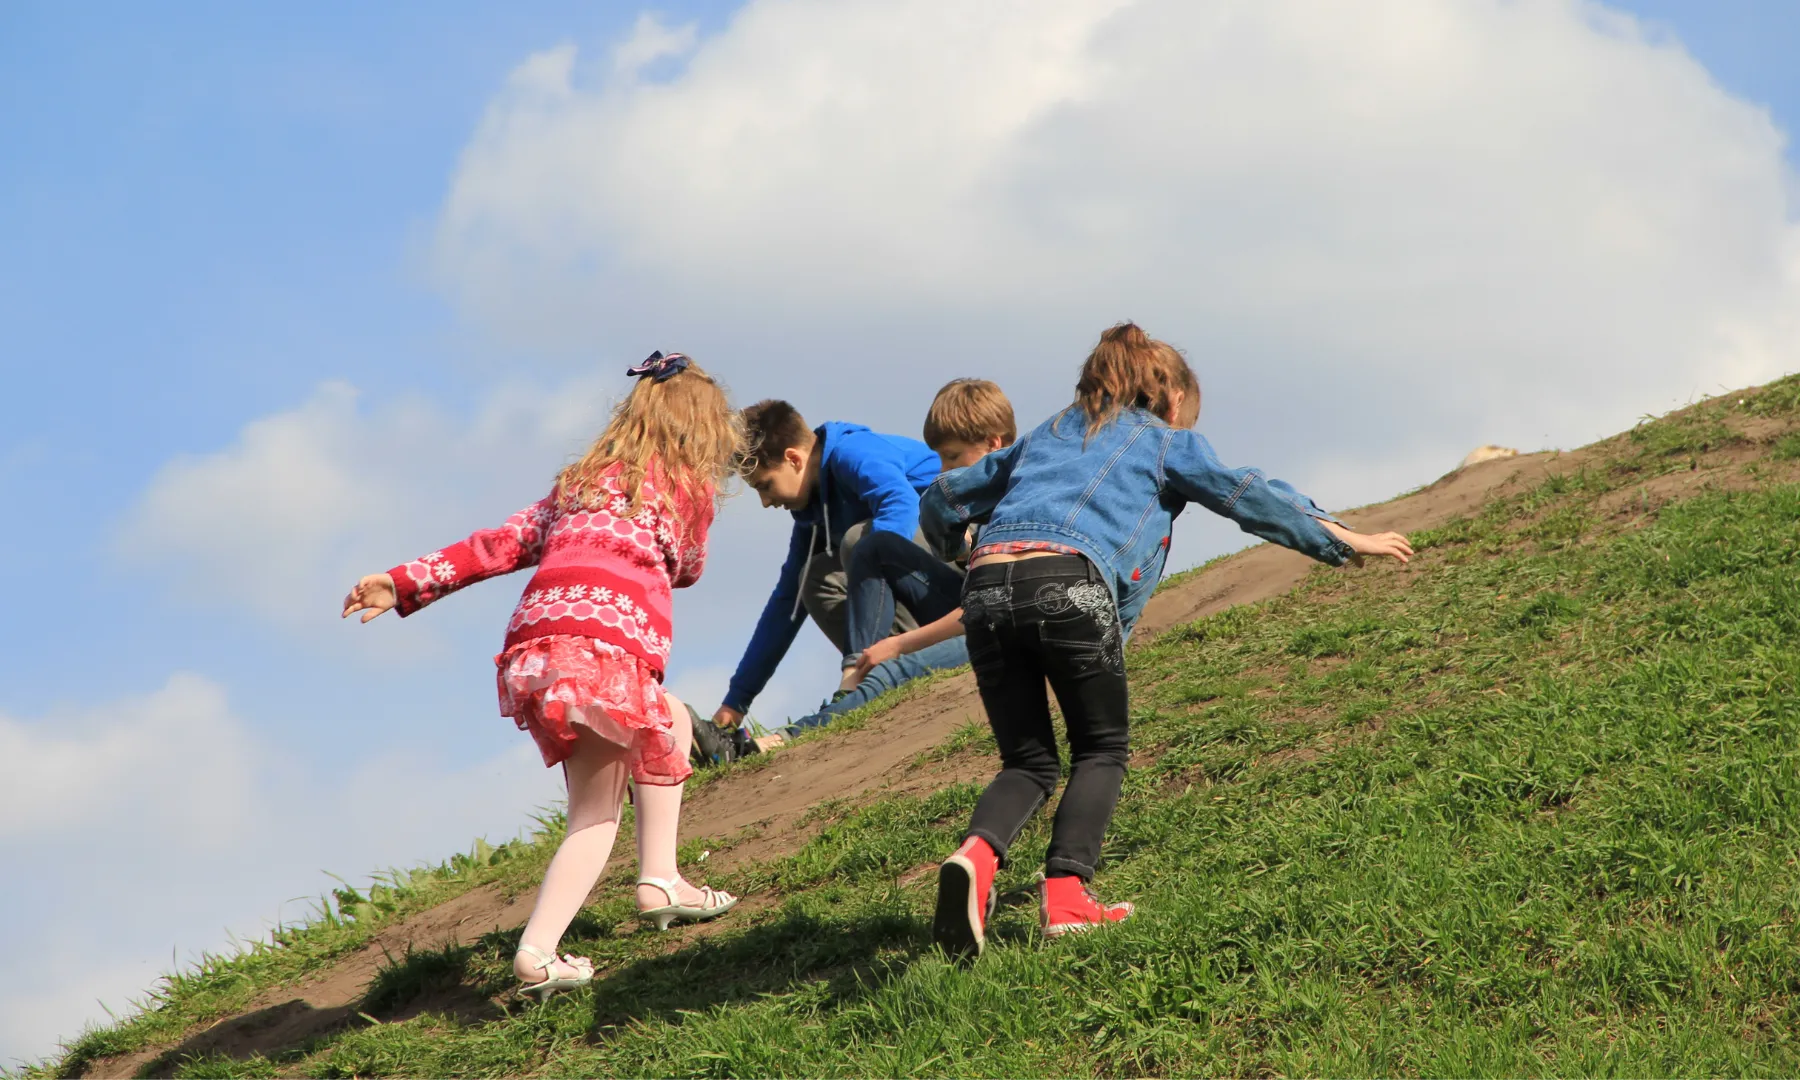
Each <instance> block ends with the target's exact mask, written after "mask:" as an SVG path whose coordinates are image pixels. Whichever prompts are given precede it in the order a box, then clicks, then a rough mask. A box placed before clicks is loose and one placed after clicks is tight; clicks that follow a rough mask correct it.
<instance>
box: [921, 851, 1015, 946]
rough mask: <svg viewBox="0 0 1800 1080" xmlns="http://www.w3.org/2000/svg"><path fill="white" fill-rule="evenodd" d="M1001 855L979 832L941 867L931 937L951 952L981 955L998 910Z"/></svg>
mask: <svg viewBox="0 0 1800 1080" xmlns="http://www.w3.org/2000/svg"><path fill="white" fill-rule="evenodd" d="M999 869H1000V857H999V856H997V855H995V854H994V849H993V848H991V847H989V846H988V842H987V841H986V840H983V839H982V838H981V837H979V836H971V837H969V838H968V839H967V840H964V841H963V845H962V847H959V848H957V849H956V854H954V855H952V856H950V857H949V858H948V859H945V860H944V865H943V866H941V867H939V868H938V900H937V916H936V918H935V919H933V920H932V924H931V937H932V940H934V941H936V942H937V943H938V946H939V947H940V948H942V949H943V950H944V951H945V952H947V953H949V954H950V955H951V956H955V957H974V956H980V955H981V949H982V947H983V946H984V945H986V944H987V921H988V917H989V916H990V915H992V914H993V913H994V874H995V873H996V872H997V871H998V870H999Z"/></svg>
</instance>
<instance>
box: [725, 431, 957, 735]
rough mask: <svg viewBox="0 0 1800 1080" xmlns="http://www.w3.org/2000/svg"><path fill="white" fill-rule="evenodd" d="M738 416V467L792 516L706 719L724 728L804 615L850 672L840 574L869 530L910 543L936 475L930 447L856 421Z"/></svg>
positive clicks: (738, 717) (738, 718)
mask: <svg viewBox="0 0 1800 1080" xmlns="http://www.w3.org/2000/svg"><path fill="white" fill-rule="evenodd" d="M743 417H744V429H745V438H744V451H743V453H742V455H741V456H740V459H739V460H740V469H741V471H742V472H743V474H744V477H745V479H746V481H747V482H748V483H749V484H750V486H751V487H752V488H754V489H755V490H756V493H757V495H758V496H760V497H761V498H762V504H763V505H764V506H766V507H780V508H781V509H784V510H787V511H789V512H790V513H792V514H793V516H794V532H793V535H792V536H791V537H790V538H789V541H788V554H787V561H786V562H784V563H782V566H781V575H780V576H779V577H778V578H777V579H776V582H775V591H774V592H772V593H771V594H770V595H769V601H768V603H767V604H765V605H764V606H763V612H762V617H761V618H760V619H758V620H757V623H756V630H755V632H754V633H753V634H751V636H750V644H749V645H748V646H747V647H746V648H745V649H744V656H743V659H741V660H739V661H738V666H737V672H736V674H734V675H732V677H731V685H730V687H729V689H727V690H726V692H725V700H724V702H723V703H722V704H721V705H720V706H719V709H718V711H717V712H715V713H714V714H713V723H714V724H717V725H718V726H719V727H722V728H731V727H736V726H737V725H738V724H740V723H741V722H742V721H743V718H744V713H745V712H746V711H748V710H749V708H750V703H751V702H752V701H753V700H755V698H756V695H757V694H759V693H761V692H762V689H763V687H764V686H766V685H768V682H769V678H770V677H771V676H772V675H774V674H775V668H776V667H777V666H778V665H779V664H780V663H781V658H782V657H783V656H785V655H787V650H788V646H789V645H792V644H793V642H794V635H795V634H797V633H799V632H800V626H801V624H803V623H804V622H805V621H806V620H807V618H808V617H810V618H811V619H812V620H813V621H814V622H815V623H817V624H818V626H819V629H820V630H822V631H824V633H825V636H826V637H828V638H830V639H831V643H832V645H833V646H835V647H836V648H837V650H838V653H839V654H840V655H843V656H845V658H846V661H847V665H846V666H847V668H848V669H849V671H848V673H849V674H853V673H854V669H855V662H854V658H853V657H851V655H850V635H849V625H848V624H849V613H848V611H847V610H846V597H847V595H848V589H847V584H848V583H847V580H846V574H845V568H846V567H847V566H848V565H849V562H850V555H851V552H852V551H853V550H854V548H855V546H856V544H857V543H858V542H860V541H861V540H862V538H863V537H864V536H866V535H869V534H870V533H875V532H886V533H894V534H896V535H898V536H902V537H905V538H906V539H908V540H915V538H917V537H918V536H919V531H918V530H919V492H921V491H923V490H924V489H925V488H926V487H927V486H929V485H930V483H931V482H932V481H933V480H934V479H936V478H937V474H938V455H937V453H936V451H934V450H932V449H931V448H930V447H928V446H926V445H925V444H924V443H922V442H919V441H918V440H917V439H908V438H905V437H903V436H900V435H882V434H879V433H877V432H874V431H870V430H869V429H868V428H866V427H863V426H862V425H860V424H844V423H837V422H830V423H826V424H823V425H820V426H819V427H817V428H809V427H807V425H806V421H805V420H804V419H803V418H802V417H801V415H800V413H799V411H798V410H796V409H795V408H794V407H793V406H792V405H790V404H788V403H787V402H785V401H776V400H770V401H759V402H757V403H756V404H754V405H752V406H750V407H749V408H747V409H745V410H744V413H743ZM913 626H914V623H913V620H912V619H911V618H910V616H908V615H899V616H898V617H897V618H896V621H895V628H896V630H898V631H901V632H904V631H906V630H910V629H912V628H913ZM851 681H854V680H853V679H852V680H851Z"/></svg>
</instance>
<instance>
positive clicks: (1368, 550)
mask: <svg viewBox="0 0 1800 1080" xmlns="http://www.w3.org/2000/svg"><path fill="white" fill-rule="evenodd" d="M1318 522H1319V524H1321V525H1323V526H1325V531H1326V532H1328V533H1330V534H1331V535H1333V536H1335V537H1337V538H1338V539H1339V540H1341V541H1343V542H1344V543H1346V544H1348V545H1350V551H1351V553H1352V554H1351V555H1350V562H1351V563H1352V564H1353V565H1356V566H1361V565H1362V564H1363V556H1365V555H1373V556H1377V557H1382V558H1389V559H1399V560H1400V561H1401V562H1406V561H1407V560H1408V559H1410V558H1412V553H1413V549H1412V544H1411V543H1410V542H1408V541H1407V539H1406V535H1405V534H1404V533H1397V532H1384V533H1359V532H1357V531H1355V530H1353V529H1346V528H1344V527H1343V526H1342V525H1339V524H1338V523H1337V522H1335V521H1326V520H1325V519H1324V518H1319V519H1318Z"/></svg>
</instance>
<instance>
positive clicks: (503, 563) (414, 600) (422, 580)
mask: <svg viewBox="0 0 1800 1080" xmlns="http://www.w3.org/2000/svg"><path fill="white" fill-rule="evenodd" d="M556 515H557V510H556V496H554V495H551V496H548V497H546V498H544V499H542V500H540V501H538V502H535V503H532V504H531V505H530V506H527V507H526V508H525V509H523V510H521V511H519V512H518V513H516V514H514V515H513V516H512V517H509V518H507V519H506V524H504V525H502V526H500V527H499V528H497V529H483V530H481V531H480V532H478V533H475V534H474V535H472V536H470V537H469V538H468V539H467V540H463V541H460V542H458V543H455V544H451V545H450V546H449V547H447V548H444V549H443V550H441V551H434V552H432V553H431V554H429V555H425V556H423V557H421V558H417V559H414V560H413V561H411V562H408V563H402V564H400V565H399V566H396V567H394V568H392V569H390V570H389V571H388V572H387V573H385V574H370V575H369V576H367V577H365V578H363V579H362V580H361V581H359V582H357V583H356V587H355V588H353V589H351V590H350V595H349V596H347V597H345V598H344V615H345V616H346V617H347V616H349V614H350V613H351V611H353V610H358V611H359V610H362V609H364V608H369V609H373V613H372V614H368V615H364V616H363V622H368V621H369V620H370V619H373V618H375V616H376V615H379V614H381V612H383V611H386V610H388V609H389V608H394V609H396V610H397V611H399V612H400V617H401V618H405V617H406V616H408V615H411V614H412V613H413V612H415V611H417V610H419V609H420V608H422V607H424V606H425V605H426V604H429V603H431V602H432V601H433V600H438V599H441V598H442V597H445V596H448V595H450V594H451V593H453V592H455V591H456V590H458V589H461V588H463V587H465V586H468V585H473V584H474V583H475V582H477V581H485V580H486V579H488V578H491V577H497V576H499V575H500V574H510V573H512V572H513V571H514V570H519V569H522V568H524V567H527V566H536V565H537V562H538V560H539V559H541V558H542V557H543V555H544V532H545V530H547V529H548V528H549V527H550V524H551V522H553V521H555V520H556ZM371 601H372V602H371ZM353 605H354V606H353Z"/></svg>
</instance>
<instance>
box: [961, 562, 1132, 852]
mask: <svg viewBox="0 0 1800 1080" xmlns="http://www.w3.org/2000/svg"><path fill="white" fill-rule="evenodd" d="M963 625H964V626H965V627H966V628H967V630H968V636H969V662H970V664H972V665H973V666H974V668H975V682H976V684H977V685H978V686H979V687H980V689H981V703H982V705H983V706H985V707H986V709H987V716H988V724H989V726H991V727H992V728H993V729H994V741H995V742H997V743H998V744H999V745H1000V764H1001V770H1000V775H999V776H996V777H994V782H993V783H991V784H989V785H988V789H987V791H985V792H983V793H982V796H981V801H980V802H979V803H977V804H976V806H975V815H974V817H973V818H971V819H970V821H969V833H968V835H970V836H979V837H981V838H982V839H983V840H986V841H987V842H988V843H989V844H991V845H993V848H994V851H995V852H997V853H998V854H999V855H1000V859H1001V862H1002V863H1004V862H1005V861H1006V849H1007V848H1008V847H1010V846H1011V845H1012V842H1013V841H1014V840H1015V839H1017V838H1018V835H1019V830H1020V829H1023V828H1024V827H1025V823H1026V822H1027V821H1029V820H1030V819H1031V815H1033V814H1035V813H1037V809H1038V807H1040V806H1042V805H1044V802H1045V800H1047V799H1048V798H1049V797H1050V793H1051V792H1052V791H1054V790H1055V789H1056V781H1057V780H1058V779H1059V778H1060V776H1061V775H1062V762H1061V759H1060V758H1059V757H1058V756H1057V747H1056V732H1055V729H1054V728H1052V727H1051V726H1050V698H1049V695H1048V694H1047V693H1046V692H1045V688H1044V682H1045V680H1046V679H1048V680H1049V683H1050V689H1051V690H1054V691H1056V700H1057V702H1058V703H1059V704H1060V705H1061V706H1062V713H1063V719H1064V721H1065V722H1066V723H1067V726H1068V729H1069V756H1070V758H1071V759H1072V767H1071V770H1070V773H1069V784H1068V787H1067V788H1066V789H1065V790H1064V791H1063V797H1062V802H1061V803H1060V804H1059V805H1058V806H1057V808H1056V824H1055V827H1054V829H1053V830H1052V832H1051V836H1050V851H1049V854H1048V857H1047V858H1046V859H1045V860H1044V866H1045V869H1046V872H1048V873H1051V874H1057V873H1065V874H1075V875H1077V876H1079V877H1081V878H1082V879H1083V880H1087V879H1091V878H1092V877H1093V876H1094V866H1095V864H1096V863H1097V862H1099V860H1100V842H1101V840H1102V839H1104V838H1105V836H1106V827H1107V825H1108V824H1110V823H1111V822H1112V816H1113V809H1114V807H1116V806H1117V805H1118V802H1119V788H1120V787H1121V786H1122V785H1123V784H1124V782H1125V763H1126V761H1127V760H1128V759H1129V757H1130V754H1131V731H1130V719H1131V717H1130V712H1129V709H1128V708H1127V705H1126V688H1125V655H1124V640H1123V635H1122V633H1121V631H1120V628H1119V616H1118V611H1117V609H1116V608H1115V607H1114V605H1113V600H1112V592H1111V590H1109V589H1108V588H1107V587H1106V582H1105V581H1104V579H1102V578H1101V576H1100V574H1099V572H1098V571H1096V570H1095V569H1094V568H1093V565H1092V564H1091V563H1089V562H1088V561H1087V560H1086V559H1084V558H1081V557H1080V556H1078V555H1054V556H1044V557H1040V558H1035V559H1022V560H1019V561H1016V562H1005V563H989V564H988V565H986V566H978V567H976V568H975V569H973V570H971V571H969V577H968V581H967V583H966V584H965V585H964V587H963Z"/></svg>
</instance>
